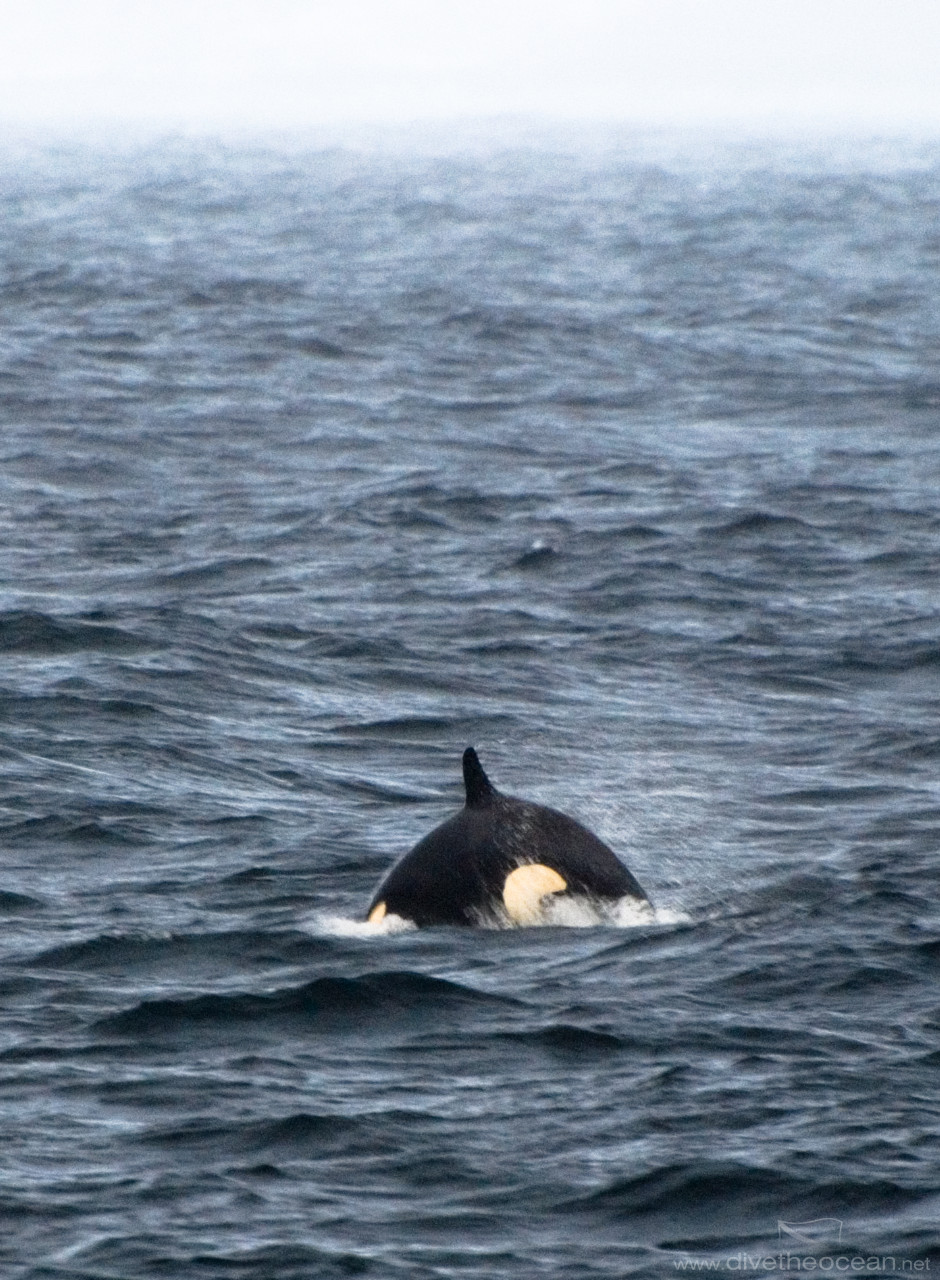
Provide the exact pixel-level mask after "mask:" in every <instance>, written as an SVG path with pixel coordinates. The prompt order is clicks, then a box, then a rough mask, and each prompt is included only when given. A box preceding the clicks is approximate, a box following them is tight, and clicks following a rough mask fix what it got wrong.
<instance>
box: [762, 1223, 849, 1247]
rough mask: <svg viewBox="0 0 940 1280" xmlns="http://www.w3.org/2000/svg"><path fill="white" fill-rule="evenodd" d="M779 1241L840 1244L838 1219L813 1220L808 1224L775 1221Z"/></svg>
mask: <svg viewBox="0 0 940 1280" xmlns="http://www.w3.org/2000/svg"><path fill="white" fill-rule="evenodd" d="M777 1230H778V1231H779V1233H780V1239H781V1240H798V1241H799V1242H800V1244H818V1243H819V1242H820V1241H821V1240H835V1241H838V1242H839V1243H840V1244H841V1242H842V1222H841V1221H840V1219H839V1218H813V1219H811V1220H810V1221H809V1222H782V1221H781V1220H780V1219H779V1218H778V1219H777Z"/></svg>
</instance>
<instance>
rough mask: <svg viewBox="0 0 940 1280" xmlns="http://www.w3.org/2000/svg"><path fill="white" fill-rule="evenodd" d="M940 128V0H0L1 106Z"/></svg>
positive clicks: (28, 114) (51, 116)
mask: <svg viewBox="0 0 940 1280" xmlns="http://www.w3.org/2000/svg"><path fill="white" fill-rule="evenodd" d="M495 115H523V116H536V117H548V118H552V119H556V120H597V119H600V120H615V121H638V122H643V123H663V124H672V123H684V124H699V123H705V124H708V123H728V122H736V123H740V124H745V125H748V126H758V127H760V126H761V125H764V124H772V125H787V124H795V125H799V126H801V127H805V126H807V125H808V126H810V127H813V126H819V127H820V128H830V127H832V126H836V127H839V126H846V125H848V126H859V127H862V128H872V127H874V128H891V129H893V128H896V127H904V126H907V125H912V126H916V127H918V128H924V127H926V128H927V129H930V130H936V131H937V132H940V0H0V122H2V121H7V122H12V123H23V122H52V123H56V124H69V125H71V124H81V123H83V122H86V121H93V122H95V123H101V122H109V121H110V122H127V123H134V124H137V123H157V124H160V125H178V126H183V127H194V128H200V127H207V126H208V127H217V126H220V125H225V124H235V125H239V126H245V125H247V126H252V125H256V126H258V127H259V128H268V127H271V126H274V127H292V126H305V125H307V126H310V125H313V126H315V125H321V124H335V123H342V122H346V121H349V122H377V123H400V122H404V121H410V120H425V119H431V120H447V119H452V118H454V117H470V118H480V117H488V116H495Z"/></svg>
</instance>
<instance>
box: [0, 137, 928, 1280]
mask: <svg viewBox="0 0 940 1280" xmlns="http://www.w3.org/2000/svg"><path fill="white" fill-rule="evenodd" d="M660 141H661V146H659V148H658V147H657V145H656V144H655V142H649V141H647V142H646V143H643V144H642V145H641V144H640V142H639V141H637V142H636V143H635V145H634V144H631V143H630V141H629V139H626V140H621V142H620V144H618V145H617V146H610V147H608V148H606V149H605V148H603V147H601V148H595V149H593V150H585V151H581V150H578V149H577V148H568V149H566V148H565V147H562V146H555V145H553V144H551V143H550V142H548V141H546V142H545V144H544V145H534V144H533V145H528V146H524V147H523V146H519V147H509V146H503V147H499V146H494V147H492V148H490V149H486V148H477V149H475V150H472V151H470V150H468V151H466V152H465V153H462V154H457V155H450V156H448V155H441V154H432V153H429V152H421V151H418V150H416V151H415V152H413V153H411V152H408V151H407V149H404V150H401V149H399V150H393V151H382V150H381V149H377V150H372V151H364V150H357V149H355V148H343V147H313V146H311V147H309V148H305V147H302V146H298V145H293V146H289V145H287V144H283V145H281V144H278V145H275V144H273V143H272V144H270V145H268V144H261V143H252V144H249V143H242V144H239V145H230V146H223V145H221V144H215V143H201V142H196V141H192V140H190V141H186V140H179V139H177V140H172V139H170V140H167V141H165V142H162V143H159V144H152V145H151V144H148V145H146V146H144V145H140V146H132V145H123V146H115V147H111V148H109V147H108V146H104V145H97V146H91V145H88V146H83V145H79V144H77V143H69V144H67V145H66V144H61V145H59V146H58V147H50V148H40V147H37V148H35V149H32V150H24V149H22V148H19V149H17V148H8V149H7V150H6V151H3V152H2V153H0V577H2V591H0V711H2V732H0V764H2V770H0V806H2V807H0V866H2V880H0V914H2V930H0V1228H2V1229H0V1272H2V1274H3V1276H4V1277H11V1278H14V1277H15V1278H16V1280H176V1278H177V1277H178V1278H179V1280H199V1278H200V1277H206V1278H207V1280H208V1278H210V1277H211V1278H212V1280H267V1278H268V1277H270V1278H271V1280H308V1278H312V1277H332V1276H337V1277H339V1276H350V1275H364V1276H375V1277H380V1278H383V1280H384V1278H386V1277H388V1278H394V1277H404V1278H407V1280H412V1278H414V1280H423V1278H425V1277H427V1278H429V1280H430V1278H432V1277H433V1278H437V1277H493V1278H497V1280H498V1278H501V1277H507V1278H508V1277H513V1278H514V1280H529V1278H530V1277H531V1278H533V1280H535V1278H536V1277H559V1278H560V1280H561V1278H564V1280H595V1278H596V1280H606V1278H608V1277H609V1278H611V1280H613V1278H619V1277H625V1276H666V1275H674V1274H676V1273H677V1272H679V1271H682V1270H689V1269H691V1270H696V1269H698V1270H703V1269H715V1270H719V1271H737V1272H742V1271H743V1272H745V1273H746V1272H747V1271H748V1270H750V1271H752V1272H754V1271H757V1270H763V1271H772V1270H774V1269H776V1270H778V1271H781V1270H797V1269H799V1268H798V1266H797V1263H799V1266H800V1267H803V1268H804V1269H808V1268H809V1267H810V1266H811V1265H812V1264H816V1267H817V1269H819V1270H826V1269H829V1270H833V1271H839V1270H842V1271H845V1270H846V1269H848V1268H849V1266H850V1265H853V1263H852V1260H854V1259H858V1258H861V1259H863V1260H864V1261H865V1266H866V1267H867V1269H868V1270H869V1271H871V1270H873V1269H874V1268H873V1266H872V1260H873V1259H877V1260H878V1262H879V1265H880V1268H881V1271H882V1272H883V1273H888V1272H890V1271H896V1272H899V1273H900V1272H902V1271H908V1272H915V1271H917V1272H929V1271H932V1270H936V1269H937V1268H938V1267H940V986H938V971H940V908H938V844H940V785H938V766H940V146H937V145H932V144H916V145H915V144H913V143H912V144H910V145H905V146H900V145H899V146H896V147H895V146H887V145H880V146H875V145H867V144H861V143H859V144H853V145H851V146H843V147H841V148H838V149H834V150H827V149H826V147H825V146H821V145H815V146H814V147H812V148H810V147H806V148H801V147H800V146H793V145H788V146H783V145H778V144H773V145H771V144H768V145H766V146H761V145H757V144H751V145H749V146H743V145H741V146H725V147H718V148H717V149H716V148H715V147H704V146H701V147H700V146H698V145H696V144H694V143H692V142H689V143H687V144H683V145H679V144H673V143H670V144H668V145H667V144H666V143H665V142H663V141H662V140H660ZM468 744H472V745H474V746H475V747H476V748H477V750H478V751H479V752H480V756H481V759H482V760H483V763H484V765H485V767H486V768H487V770H488V772H489V773H490V775H491V777H492V778H493V780H494V782H495V783H496V784H497V785H498V786H499V787H501V789H503V790H505V791H508V792H510V793H512V794H519V795H523V796H525V797H526V798H528V799H533V800H538V801H541V802H543V803H548V804H550V805H553V806H554V807H556V808H560V809H563V810H564V811H566V812H569V813H572V814H573V815H575V816H576V817H578V818H579V819H580V820H581V821H582V822H584V823H586V824H587V825H588V826H590V827H591V828H592V829H593V830H595V831H596V832H597V833H598V834H599V835H600V836H601V837H602V838H603V839H604V840H605V841H606V842H607V843H609V844H610V845H612V846H613V847H614V848H615V849H616V851H617V852H618V853H619V854H620V856H621V857H622V858H623V859H624V861H625V862H626V863H627V865H628V866H629V867H630V869H631V870H632V871H633V873H634V874H635V875H636V877H637V878H638V879H639V881H640V883H641V884H642V885H643V886H644V887H645V888H646V889H647V891H648V892H649V894H650V896H651V898H652V899H653V901H654V903H655V905H656V907H657V915H656V917H655V919H654V920H652V921H650V920H644V921H643V922H641V923H639V924H634V925H633V927H629V925H628V924H625V925H624V926H623V927H613V926H611V925H608V926H606V927H600V926H599V925H591V924H590V922H588V923H587V924H585V923H584V922H579V923H581V924H582V926H583V927H569V928H562V927H545V928H530V929H506V930H495V929H494V930H461V929H451V928H436V929H427V930H412V931H406V932H397V933H394V932H382V931H381V930H378V929H367V928H364V927H363V926H362V924H361V920H362V916H363V913H364V911H365V908H366V905H367V903H368V901H369V898H370V895H371V894H372V892H373V890H374V888H375V886H376V884H377V882H378V881H379V879H380V878H381V876H382V875H383V874H384V873H385V871H386V870H387V869H388V867H389V866H390V865H391V864H392V862H393V861H394V860H395V859H396V858H397V857H399V856H400V855H401V854H403V853H404V852H406V851H407V850H408V849H409V848H410V847H411V845H413V844H414V843H415V842H416V841H417V840H418V839H419V838H420V837H421V836H423V835H424V834H426V832H427V831H428V830H430V829H431V827H433V826H434V825H436V824H437V823H438V822H440V821H441V820H442V819H443V818H445V817H446V816H448V815H449V814H450V813H451V812H453V811H454V810H455V809H456V808H457V807H459V805H460V804H461V802H462V788H461V783H460V755H461V752H462V751H463V749H464V747H466V746H467V745H468ZM788 1259H789V1261H788ZM794 1259H796V1261H794ZM846 1260H848V1261H847V1262H846ZM843 1263H844V1264H845V1265H843ZM855 1270H858V1268H857V1267H855Z"/></svg>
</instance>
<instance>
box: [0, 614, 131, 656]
mask: <svg viewBox="0 0 940 1280" xmlns="http://www.w3.org/2000/svg"><path fill="white" fill-rule="evenodd" d="M146 647H148V646H147V644H146V642H145V641H143V640H142V639H141V638H140V637H139V636H136V635H134V634H132V633H131V632H130V631H125V630H124V629H123V628H121V627H115V626H111V625H109V624H107V623H104V622H98V621H88V620H76V619H73V618H55V617H52V616H51V615H50V614H46V613H38V612H34V611H32V610H29V609H15V610H13V611H11V612H9V613H3V614H0V653H20V654H35V655H37V656H42V657H49V656H52V655H56V654H66V653H77V652H81V651H85V650H89V651H92V652H94V651H97V652H103V653H107V652H114V651H117V652H125V653H126V652H132V651H135V650H139V649H141V648H146Z"/></svg>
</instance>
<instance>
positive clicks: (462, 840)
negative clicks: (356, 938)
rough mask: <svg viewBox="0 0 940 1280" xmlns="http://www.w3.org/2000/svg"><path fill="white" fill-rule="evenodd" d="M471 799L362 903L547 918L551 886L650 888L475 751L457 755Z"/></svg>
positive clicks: (481, 916) (483, 917)
mask: <svg viewBox="0 0 940 1280" xmlns="http://www.w3.org/2000/svg"><path fill="white" fill-rule="evenodd" d="M463 780H464V786H465V787H466V791H467V802H466V805H465V806H464V808H463V809H461V810H460V812H459V813H456V814H454V816H453V817H452V818H448V820H447V821H446V822H444V823H442V824H441V825H440V826H439V827H436V828H435V829H434V830H433V831H432V832H431V833H430V834H429V835H426V836H425V837H424V839H423V840H420V841H419V842H418V843H417V844H416V845H415V847H414V848H413V849H412V850H411V852H410V853H408V854H406V855H405V856H404V857H403V858H402V859H401V860H400V861H399V862H397V863H396V864H395V866H394V867H392V869H391V871H390V872H389V873H388V875H387V876H386V877H385V879H384V880H383V881H382V883H381V884H380V886H379V888H378V889H377V891H376V893H375V895H374V896H373V898H372V901H371V902H370V904H369V909H368V911H367V913H366V918H367V920H369V921H370V922H372V923H377V922H378V921H380V920H383V919H384V918H385V916H386V915H390V916H391V915H394V916H399V917H401V918H402V919H404V920H407V921H410V922H411V923H412V924H415V925H418V926H419V927H423V926H425V925H442V924H452V925H500V924H502V925H529V924H539V923H542V922H544V920H545V915H544V910H545V905H546V903H547V901H548V900H549V899H553V898H554V897H555V895H559V896H564V895H568V896H571V897H582V898H587V899H589V900H591V901H593V902H596V903H598V904H601V905H604V904H611V905H612V904H614V903H617V902H619V901H621V900H622V899H624V898H626V899H629V900H631V901H632V902H633V903H635V904H636V905H642V904H645V905H647V906H649V898H648V897H647V896H646V893H645V892H644V891H643V889H641V887H640V885H639V884H638V883H637V881H636V880H635V879H634V877H633V876H632V875H631V873H630V872H629V871H628V870H627V868H626V867H625V866H624V865H623V863H622V862H621V861H620V859H619V858H618V857H617V855H616V854H615V853H614V852H613V850H612V849H609V848H608V847H607V845H606V844H604V842H603V841H602V840H599V839H598V838H597V836H595V835H593V834H592V833H591V832H590V831H588V829H587V827H583V826H582V825H581V824H580V822H575V820H574V819H573V818H569V817H567V816H566V815H565V814H563V813H559V812H558V811H557V809H549V808H547V807H546V806H545V805H541V804H533V803H532V802H531V801H528V800H519V799H517V798H516V797H515V796H507V795H503V793H502V792H501V791H497V790H496V788H495V787H494V786H493V784H492V783H491V782H490V780H489V778H488V777H487V776H486V774H485V773H484V771H483V766H482V765H481V764H480V761H479V758H478V756H477V753H476V752H475V751H474V749H473V747H468V748H467V750H466V751H465V752H464V755H463Z"/></svg>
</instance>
